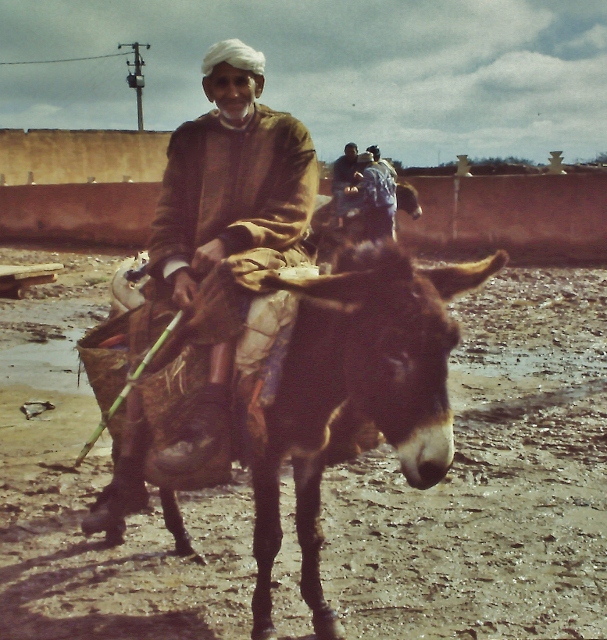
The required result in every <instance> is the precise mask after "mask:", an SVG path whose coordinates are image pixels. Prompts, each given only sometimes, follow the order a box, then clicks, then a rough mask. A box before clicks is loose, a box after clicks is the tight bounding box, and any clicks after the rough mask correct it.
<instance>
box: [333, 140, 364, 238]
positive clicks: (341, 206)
mask: <svg viewBox="0 0 607 640" xmlns="http://www.w3.org/2000/svg"><path fill="white" fill-rule="evenodd" d="M357 160H358V146H357V145H356V143H354V142H348V144H347V145H346V146H345V147H344V155H343V156H341V157H339V158H338V159H337V160H336V161H335V163H334V164H333V186H332V191H333V197H334V198H335V212H336V216H337V219H338V224H339V226H342V223H343V218H344V216H345V215H346V214H347V213H348V211H349V210H350V207H351V202H352V200H351V198H346V197H345V194H344V192H345V190H346V189H347V188H348V187H352V186H354V185H355V184H356V182H357V181H358V180H359V179H360V178H361V177H362V176H361V175H360V174H358V175H357V173H358V170H359V166H358V162H357Z"/></svg>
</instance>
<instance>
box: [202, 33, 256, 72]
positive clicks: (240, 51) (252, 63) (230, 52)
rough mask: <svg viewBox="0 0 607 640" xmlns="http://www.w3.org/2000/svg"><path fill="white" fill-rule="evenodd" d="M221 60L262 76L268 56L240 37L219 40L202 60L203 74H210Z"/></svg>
mask: <svg viewBox="0 0 607 640" xmlns="http://www.w3.org/2000/svg"><path fill="white" fill-rule="evenodd" d="M221 62H227V63H228V64H231V65H232V66H233V67H235V68H236V69H244V70H245V71H251V72H252V73H254V74H256V75H259V76H262V75H263V72H264V69H265V66H266V57H265V56H264V55H263V53H262V52H261V51H255V49H253V48H251V47H249V46H247V45H246V44H245V43H244V42H241V41H240V40H238V38H232V39H231V40H222V41H221V42H217V43H215V44H214V45H212V46H211V47H210V48H209V50H208V51H207V53H206V55H205V57H204V60H203V61H202V73H203V75H205V76H208V75H209V74H210V73H211V72H212V71H213V67H214V66H215V65H217V64H219V63H221Z"/></svg>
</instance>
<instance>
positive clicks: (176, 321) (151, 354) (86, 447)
mask: <svg viewBox="0 0 607 640" xmlns="http://www.w3.org/2000/svg"><path fill="white" fill-rule="evenodd" d="M182 316H183V311H179V312H178V313H177V315H176V316H175V317H174V318H173V319H172V320H171V322H170V324H169V326H168V327H167V328H166V329H165V330H164V331H163V332H162V335H161V336H160V338H158V340H157V341H156V342H155V343H154V345H153V346H152V348H151V349H150V350H149V351H148V352H147V354H146V356H145V358H144V359H143V360H142V361H141V364H140V365H139V366H138V367H137V369H136V370H135V373H134V374H133V375H132V376H130V377H129V379H128V380H129V381H128V382H127V384H126V386H125V387H124V389H123V390H122V391H121V392H120V394H119V395H118V397H117V398H116V400H114V404H112V406H111V407H110V408H109V409H108V411H107V413H105V414H104V415H102V416H101V422H100V423H99V426H98V427H97V428H96V429H95V431H93V433H92V434H91V437H90V438H89V439H88V440H87V441H86V444H85V445H84V447H83V448H82V451H81V452H80V455H79V456H78V457H77V458H76V462H75V463H74V468H76V467H79V466H80V465H81V464H82V461H83V460H84V459H85V458H86V456H87V454H88V452H89V451H90V450H91V449H92V448H93V447H94V446H95V442H97V440H98V439H99V436H100V435H101V434H102V433H103V430H104V429H105V428H106V427H107V423H108V422H109V421H110V420H111V419H112V417H113V415H114V414H115V413H116V411H118V408H119V407H120V405H121V404H122V401H123V400H124V399H125V398H126V397H127V396H128V395H129V393H130V392H131V389H132V388H133V386H134V383H135V381H136V380H137V379H138V378H139V376H140V375H141V374H142V373H143V370H144V369H145V368H146V367H147V366H148V364H150V362H151V361H152V359H153V358H154V356H155V355H156V353H158V351H159V349H160V347H162V345H163V344H164V343H165V342H166V340H167V338H168V337H169V336H170V335H171V333H173V331H174V330H175V327H176V326H177V325H178V324H179V322H180V320H181V318H182Z"/></svg>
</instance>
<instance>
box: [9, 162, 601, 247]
mask: <svg viewBox="0 0 607 640" xmlns="http://www.w3.org/2000/svg"><path fill="white" fill-rule="evenodd" d="M409 181H410V182H411V183H412V184H413V185H414V186H415V187H416V188H417V189H418V191H419V200H420V203H421V205H422V207H423V209H424V215H423V216H422V217H421V218H420V219H419V220H417V221H413V220H411V219H410V218H409V217H408V216H407V214H406V213H404V212H399V214H398V223H399V224H398V234H399V238H400V239H401V241H402V242H404V243H405V244H406V245H407V246H410V247H412V248H417V249H423V250H441V249H445V248H452V249H458V248H462V249H470V248H475V249H487V250H491V249H495V248H505V249H507V250H509V251H510V252H511V253H512V254H513V255H526V256H531V257H533V256H537V257H542V256H548V255H556V256H565V257H567V256H570V257H576V258H583V259H584V258H588V259H596V258H605V257H607V173H575V174H573V173H572V174H568V175H532V176H476V177H472V178H460V179H456V178H453V177H412V178H410V180H409ZM159 192H160V183H158V182H148V183H106V184H58V185H24V186H5V187H0V240H1V239H4V240H8V239H21V240H42V239H44V240H48V239H65V240H74V241H86V242H96V243H103V244H110V245H116V246H145V243H146V240H147V237H148V230H149V226H150V222H151V219H152V216H153V213H154V209H155V206H156V202H157V199H158V195H159ZM321 192H323V193H330V181H323V184H322V185H321Z"/></svg>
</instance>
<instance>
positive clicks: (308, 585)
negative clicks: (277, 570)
mask: <svg viewBox="0 0 607 640" xmlns="http://www.w3.org/2000/svg"><path fill="white" fill-rule="evenodd" d="M323 468H324V462H323V460H322V459H321V457H320V456H319V457H317V458H316V459H314V460H309V459H302V458H293V471H294V477H295V496H296V498H297V509H296V513H295V523H296V526H297V538H298V540H299V545H300V547H301V584H300V588H301V595H302V596H303V599H304V600H305V602H306V604H307V605H308V606H309V607H310V609H312V613H313V622H314V631H315V632H316V637H317V638H318V640H343V639H344V638H345V637H346V636H345V631H344V629H343V627H342V625H341V623H340V622H339V620H338V616H337V613H336V612H335V611H334V610H333V609H332V608H331V607H330V606H329V604H328V603H327V601H326V600H325V597H324V594H323V589H322V583H321V581H320V549H321V547H322V544H323V542H324V540H325V537H324V534H323V531H322V525H321V522H320V505H321V498H320V483H321V480H322V472H323Z"/></svg>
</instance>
